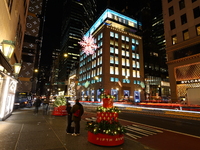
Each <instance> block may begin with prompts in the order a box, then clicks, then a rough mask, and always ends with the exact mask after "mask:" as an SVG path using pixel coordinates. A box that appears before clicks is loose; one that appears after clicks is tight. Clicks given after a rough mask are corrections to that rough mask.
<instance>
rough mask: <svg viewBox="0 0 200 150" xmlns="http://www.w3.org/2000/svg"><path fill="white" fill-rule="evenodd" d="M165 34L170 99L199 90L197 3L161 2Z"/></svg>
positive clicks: (194, 0)
mask: <svg viewBox="0 0 200 150" xmlns="http://www.w3.org/2000/svg"><path fill="white" fill-rule="evenodd" d="M162 6H163V14H164V15H163V18H164V31H165V39H166V53H167V58H168V60H167V65H168V71H169V79H170V88H171V99H172V101H173V102H177V101H178V100H180V99H182V98H186V97H187V89H188V88H196V87H200V75H199V74H200V0H190V1H186V0H185V1H184V0H173V1H172V0H168V1H166V0H163V1H162Z"/></svg>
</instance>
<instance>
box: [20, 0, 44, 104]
mask: <svg viewBox="0 0 200 150" xmlns="http://www.w3.org/2000/svg"><path fill="white" fill-rule="evenodd" d="M44 7H45V1H44V0H30V5H29V7H28V15H27V18H26V31H25V35H24V43H23V48H22V60H23V62H22V69H21V72H20V74H19V80H20V82H19V84H18V87H17V96H18V98H17V99H18V100H19V102H20V101H21V100H22V99H27V96H28V97H29V98H30V96H29V95H32V94H33V95H35V94H36V84H37V81H38V79H37V75H38V73H39V72H38V71H39V62H40V55H41V47H42V39H43V37H42V29H43V28H42V25H43V22H44V11H43V9H44Z"/></svg>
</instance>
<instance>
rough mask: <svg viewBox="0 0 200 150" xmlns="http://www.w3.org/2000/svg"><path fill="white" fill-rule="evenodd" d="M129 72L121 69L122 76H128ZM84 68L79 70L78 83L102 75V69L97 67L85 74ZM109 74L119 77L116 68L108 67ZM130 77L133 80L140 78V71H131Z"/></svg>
mask: <svg viewBox="0 0 200 150" xmlns="http://www.w3.org/2000/svg"><path fill="white" fill-rule="evenodd" d="M130 70H132V69H129V68H122V76H124V77H125V76H130ZM84 72H86V69H85V68H81V69H80V72H79V74H80V77H79V81H84V80H87V79H90V78H93V77H95V76H98V75H101V74H102V67H99V68H97V69H94V70H92V71H91V72H86V73H84ZM83 73H84V74H83ZM110 74H113V75H119V67H116V66H110ZM132 76H133V77H134V78H140V71H139V70H132Z"/></svg>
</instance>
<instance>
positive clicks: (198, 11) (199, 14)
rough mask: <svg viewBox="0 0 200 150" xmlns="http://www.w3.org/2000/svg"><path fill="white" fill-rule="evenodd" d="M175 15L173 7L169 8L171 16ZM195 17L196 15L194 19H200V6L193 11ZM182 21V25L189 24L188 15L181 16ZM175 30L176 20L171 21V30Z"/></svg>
mask: <svg viewBox="0 0 200 150" xmlns="http://www.w3.org/2000/svg"><path fill="white" fill-rule="evenodd" d="M173 14H174V9H173V6H172V7H170V8H169V16H171V15H173ZM193 15H194V19H196V18H198V17H200V6H198V7H196V8H194V9H193ZM180 20H181V24H182V25H183V24H185V23H187V22H188V21H187V15H186V14H183V15H181V17H180ZM175 28H176V23H175V20H172V21H170V29H171V30H173V29H175Z"/></svg>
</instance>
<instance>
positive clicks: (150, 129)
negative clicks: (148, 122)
mask: <svg viewBox="0 0 200 150" xmlns="http://www.w3.org/2000/svg"><path fill="white" fill-rule="evenodd" d="M132 126H134V127H138V128H142V129H145V130H149V131H153V132H158V133H163V131H161V130H156V129H152V128H149V127H144V126H138V125H134V124H132Z"/></svg>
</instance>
